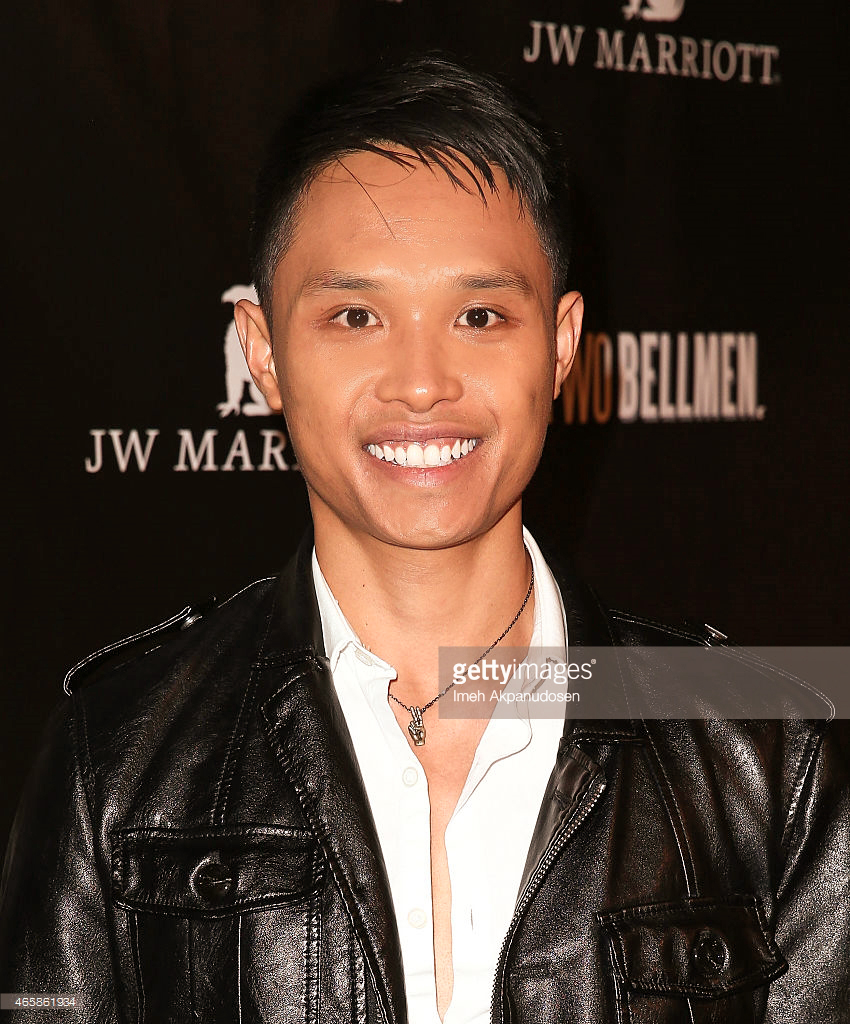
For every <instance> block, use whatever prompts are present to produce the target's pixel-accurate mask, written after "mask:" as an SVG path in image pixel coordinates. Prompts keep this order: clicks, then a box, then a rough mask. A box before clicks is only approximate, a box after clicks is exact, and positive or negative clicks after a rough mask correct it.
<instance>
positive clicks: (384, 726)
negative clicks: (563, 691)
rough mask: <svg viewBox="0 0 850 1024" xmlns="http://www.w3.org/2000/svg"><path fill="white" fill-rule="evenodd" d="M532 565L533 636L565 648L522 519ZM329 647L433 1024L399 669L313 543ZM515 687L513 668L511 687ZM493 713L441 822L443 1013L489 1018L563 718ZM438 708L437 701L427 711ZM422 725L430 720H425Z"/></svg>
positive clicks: (406, 957) (420, 998) (418, 813)
mask: <svg viewBox="0 0 850 1024" xmlns="http://www.w3.org/2000/svg"><path fill="white" fill-rule="evenodd" d="M523 536H524V540H525V546H526V548H527V550H528V552H529V555H530V556H531V559H532V563H533V565H534V580H535V602H534V627H533V634H532V639H531V644H530V651H529V657H533V651H534V649H535V648H541V647H549V648H557V649H558V650H559V651H562V652H563V654H564V659H565V660H566V653H567V652H566V644H567V637H566V619H565V616H564V607H563V603H562V601H561V595H560V592H559V590H558V587H557V584H556V583H555V580H554V578H553V576H552V574H551V572H550V570H549V567H548V566H547V565H546V562H545V561H544V559H543V556H542V555H541V553H540V550H539V549H538V547H537V545H536V544H535V542H534V540H533V538H532V537H531V535H530V534H529V533H528V531H527V530H524V531H523ZM313 580H314V583H315V587H316V596H317V599H318V604H319V612H320V614H321V619H322V633H323V636H324V642H325V651H326V652H327V655H328V658H329V660H330V667H331V672H332V673H333V681H334V686H335V687H336V692H337V697H338V698H339V702H340V705H341V706H342V711H343V713H344V715H345V719H346V722H347V724H348V729H349V731H350V733H351V738H352V741H353V743H354V750H355V752H356V754H357V760H358V762H359V764H360V771H361V773H362V776H363V781H364V783H365V786H366V793H367V795H368V797H369V803H370V805H371V808H372V814H373V816H374V819H375V825H376V828H377V832H378V839H379V841H380V844H381V849H382V851H383V855H384V861H385V863H386V867H387V873H388V876H389V883H390V891H391V893H392V898H393V905H394V908H395V916H396V921H397V924H398V931H399V936H400V938H401V953H402V961H403V968H404V978H405V985H406V989H407V1005H408V1014H409V1018H410V1024H439V1016H438V1014H437V994H436V983H435V977H434V940H433V922H432V913H431V858H430V805H429V801H428V783H427V780H426V778H425V774H424V772H423V771H422V767H421V765H420V764H419V761H418V760H417V758H416V755H415V754H414V753H413V751H412V750H411V748H410V746H409V744H408V740H407V737H406V735H405V734H404V733H403V732H402V731H401V729H400V728H399V726H398V723H397V721H396V719H395V716H394V715H393V712H392V710H391V708H390V706H389V703H388V700H387V690H388V688H389V684H390V682H391V681H392V680H393V679H395V678H396V674H397V673H396V671H395V669H394V668H393V667H392V666H391V665H388V664H387V663H386V662H385V661H382V660H381V659H380V658H378V657H376V656H375V655H374V654H372V653H371V652H370V651H368V650H367V649H366V648H365V647H364V646H363V644H362V643H361V642H360V640H359V639H358V637H357V636H356V635H355V633H354V630H353V629H352V628H351V626H350V624H349V623H348V621H347V620H346V618H345V616H344V615H343V613H342V611H341V609H340V607H339V604H338V603H337V602H336V600H335V598H334V596H333V594H332V593H331V590H330V588H329V587H328V584H327V582H326V580H325V578H324V576H323V575H322V572H321V569H320V568H319V563H318V560H317V558H316V554H315V550H314V552H313ZM511 687H514V688H518V684H517V682H516V680H512V681H511V682H509V683H508V686H507V688H506V690H510V689H511ZM511 709H512V711H513V713H508V714H504V713H500V714H498V715H494V717H492V718H491V719H490V721H489V722H488V724H487V727H486V729H485V730H484V733H483V735H482V737H481V740H480V742H479V744H478V748H477V750H476V752H475V758H474V760H473V762H472V768H471V769H470V772H469V776H468V777H467V780H466V784H465V785H464V787H463V791H462V792H461V795H460V798H459V800H458V802H457V806H456V807H455V810H454V813H453V814H452V817H451V819H450V821H449V823H448V826H447V828H446V835H445V843H446V853H447V856H448V866H449V876H450V879H451V893H452V911H451V915H452V966H453V971H454V987H453V993H452V1001H451V1005H450V1006H449V1008H448V1011H447V1012H446V1014H445V1017H444V1024H486V1022H488V1021H489V1019H490V999H491V995H492V990H493V984H494V979H495V971H496V963H497V961H498V958H499V953H500V950H501V947H502V942H503V940H504V937H505V934H506V932H507V930H508V926H509V924H510V922H511V918H512V917H513V912H514V907H515V905H516V900H517V896H518V894H519V893H518V889H519V884H520V880H521V877H522V871H523V868H524V866H525V860H526V856H527V854H528V847H529V843H530V841H531V834H532V831H533V829H534V824H535V822H536V820H537V814H538V811H539V809H540V804H541V801H542V798H543V792H544V790H545V788H546V784H547V782H548V780H549V776H550V774H551V771H552V768H553V766H554V763H555V756H556V753H557V749H558V743H559V741H560V738H561V734H562V732H563V719H561V718H553V717H548V718H538V717H536V716H535V715H534V714H533V713H531V714H529V709H528V705H527V704H526V705H524V706H523V705H520V704H514V705H511ZM432 713H433V711H432ZM426 726H427V721H426Z"/></svg>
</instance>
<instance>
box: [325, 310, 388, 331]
mask: <svg viewBox="0 0 850 1024" xmlns="http://www.w3.org/2000/svg"><path fill="white" fill-rule="evenodd" d="M379 322H380V321H379V320H378V318H377V317H376V316H375V314H374V313H370V312H369V310H368V309H361V308H360V307H359V306H349V307H348V308H347V309H341V310H340V311H339V313H337V315H336V316H335V317H332V318H331V323H332V324H339V325H340V326H341V327H351V328H352V329H353V330H360V329H361V328H363V327H377V325H378V323H379Z"/></svg>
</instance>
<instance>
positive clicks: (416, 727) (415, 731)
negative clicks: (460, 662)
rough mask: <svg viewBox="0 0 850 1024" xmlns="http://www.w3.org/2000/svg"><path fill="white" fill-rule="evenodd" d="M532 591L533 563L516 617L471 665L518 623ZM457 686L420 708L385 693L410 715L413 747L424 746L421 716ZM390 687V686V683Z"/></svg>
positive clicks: (450, 685)
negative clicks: (526, 588)
mask: <svg viewBox="0 0 850 1024" xmlns="http://www.w3.org/2000/svg"><path fill="white" fill-rule="evenodd" d="M532 590H534V563H533V562H532V565H531V579H530V580H529V583H528V590H527V591H526V592H525V597H524V598H523V599H522V604H521V605H520V606H519V611H518V612H517V613H516V615H514V617H513V618H512V619H511V621H510V622H509V623H508V626H507V628H506V629H505V630H504V632H502V633H500V634H499V635H498V636H497V637H496V639H495V640H494V641H493V643H491V644H490V646H489V647H488V648H487V650H486V651H484V652H483V653H482V654H479V655H478V657H477V658H476V659H475V661H473V663H472V664H473V665H477V664H478V663H479V662H480V661H483V660H484V659H485V658H486V657H487V655H488V654H489V653H490V651H492V650H493V648H494V647H495V646H496V645H497V644H500V643H501V642H502V641H503V640H504V639H505V637H506V636H507V635H508V633H510V631H511V630H512V629H513V628H514V626H515V625H516V624H517V622H519V617H520V615H522V613H523V612H524V611H525V606H526V605H527V604H528V599H529V598H530V597H531V592H532ZM469 667H470V668H471V667H472V666H469ZM467 671H469V669H467ZM457 684H458V680H457V679H453V680H452V681H451V682H450V683H449V685H448V686H447V687H446V688H445V690H440V692H439V693H438V694H437V696H436V697H434V698H432V699H431V700H429V701H428V703H427V704H423V705H422V707H421V708H420V707H417V706H416V705H415V704H413V705H407V704H405V703H404V701H400V700H399V699H398V697H396V696H395V694H393V693H392V692H391V691H390V690H388V691H387V696H388V697H389V698H390V700H394V701H395V702H396V704H398V705H400V706H401V707H403V708H404V710H405V711H406V712H407V713H408V714H409V715H410V721H409V722H408V724H407V731H408V732H409V733H410V736H411V739H412V740H413V745H414V746H416V747H424V746H425V726H424V725H423V724H422V716H423V715H424V714H425V712H426V711H427V710H428V708H430V707H433V706H434V705H435V704H436V703H437V701H438V700H439V699H440V697H445V695H446V694H447V693H448V692H449V690H451V689H452V687H453V686H457ZM390 685H391V686H392V683H391V684H390Z"/></svg>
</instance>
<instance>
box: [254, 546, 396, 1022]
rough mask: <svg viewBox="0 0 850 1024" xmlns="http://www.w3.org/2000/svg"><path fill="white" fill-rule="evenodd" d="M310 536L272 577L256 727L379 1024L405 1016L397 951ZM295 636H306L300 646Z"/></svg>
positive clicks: (382, 868) (257, 668)
mask: <svg viewBox="0 0 850 1024" xmlns="http://www.w3.org/2000/svg"><path fill="white" fill-rule="evenodd" d="M311 553H312V537H308V538H305V541H304V542H303V543H302V545H301V548H300V549H299V552H298V554H297V555H296V558H295V560H294V563H292V564H290V566H289V567H288V569H287V571H286V572H285V573H284V575H283V576H282V578H281V590H280V591H279V594H278V601H277V602H276V603H277V605H278V609H277V610H276V611H274V612H273V613H272V616H271V619H270V628H269V634H268V637H267V639H266V642H265V644H264V646H263V651H262V653H261V656H260V659H259V661H258V664H257V665H256V666H255V671H259V673H260V680H259V686H260V693H266V694H268V693H269V692H270V690H272V689H273V692H271V694H270V696H268V697H267V698H266V699H265V700H264V701H263V703H262V706H261V712H262V717H263V722H264V728H265V731H266V735H267V737H268V739H269V742H270V744H271V746H272V749H273V750H274V752H275V755H276V757H277V758H278V760H279V762H280V764H281V766H282V767H283V769H284V771H285V773H286V775H287V777H288V779H289V781H290V783H291V785H292V786H293V787H294V789H295V791H296V792H297V794H298V798H299V800H300V802H301V805H302V808H303V810H304V813H305V816H306V817H307V819H308V821H309V822H310V825H311V827H312V828H313V830H314V832H315V833H316V836H317V838H318V840H319V842H320V843H321V845H322V848H323V850H324V852H325V854H326V856H327V858H328V862H329V865H330V869H331V871H332V873H333V876H334V880H335V882H336V885H337V887H338V889H339V891H340V893H341V895H342V897H343V899H344V901H345V903H346V906H347V908H348V911H349V913H350V914H351V916H352V919H353V921H354V924H355V929H356V931H357V935H358V938H359V941H360V944H361V947H362V949H363V954H364V957H365V960H366V964H367V970H368V971H369V973H370V974H371V976H372V980H373V982H374V985H375V991H376V993H377V998H378V1000H379V1001H380V1003H381V1004H382V1008H383V1011H384V1016H385V1018H386V1020H387V1021H388V1022H389V1024H403V1022H404V1021H406V1018H407V1014H406V1009H405V1007H406V998H405V991H404V977H403V973H402V969H401V962H402V961H401V948H400V943H399V939H398V932H397V929H396V923H395V916H394V913H393V905H392V897H391V895H390V890H389V883H388V881H387V873H386V868H385V866H384V861H383V857H382V855H381V851H380V845H379V842H378V837H377V833H376V830H375V825H374V821H373V818H372V812H371V809H370V806H369V801H368V798H367V796H366V792H365V788H364V786H363V780H362V778H361V775H360V770H359V768H358V766H357V760H356V757H355V754H354V748H353V746H352V742H351V736H350V734H349V732H348V727H347V725H346V723H345V718H344V716H343V713H342V709H341V708H340V705H339V702H338V700H337V698H336V691H335V689H334V684H333V679H332V677H331V673H330V670H329V667H328V663H327V659H326V658H325V657H324V653H323V647H322V640H321V620H320V617H319V614H318V608H317V606H316V600H315V593H314V590H313V585H312V572H311V566H310V558H311ZM305 641H307V642H306V643H305Z"/></svg>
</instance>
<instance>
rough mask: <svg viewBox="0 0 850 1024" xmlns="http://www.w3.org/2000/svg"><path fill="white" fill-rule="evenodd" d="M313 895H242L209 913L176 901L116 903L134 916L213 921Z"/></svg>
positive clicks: (137, 900)
mask: <svg viewBox="0 0 850 1024" xmlns="http://www.w3.org/2000/svg"><path fill="white" fill-rule="evenodd" d="M314 895H315V893H313V892H269V893H263V895H262V896H242V897H240V898H239V899H235V900H230V902H229V903H228V904H227V906H226V907H221V908H219V909H218V910H212V909H209V910H208V909H206V908H204V907H199V906H197V905H196V904H192V903H180V902H177V901H175V900H172V901H169V902H170V906H162V905H160V904H158V903H156V902H154V901H153V900H149V899H145V900H141V899H122V898H119V899H117V900H116V901H115V904H116V906H119V907H124V908H125V909H126V910H132V911H133V912H134V913H136V914H158V915H161V916H163V917H181V918H185V917H186V915H187V912H188V913H189V914H192V915H194V916H197V917H202V918H205V919H210V920H213V919H218V918H223V917H234V916H236V914H237V913H240V912H242V911H246V910H275V909H276V908H277V907H286V906H291V905H293V904H298V903H306V902H307V901H308V900H311V899H312V898H313V897H314Z"/></svg>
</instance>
